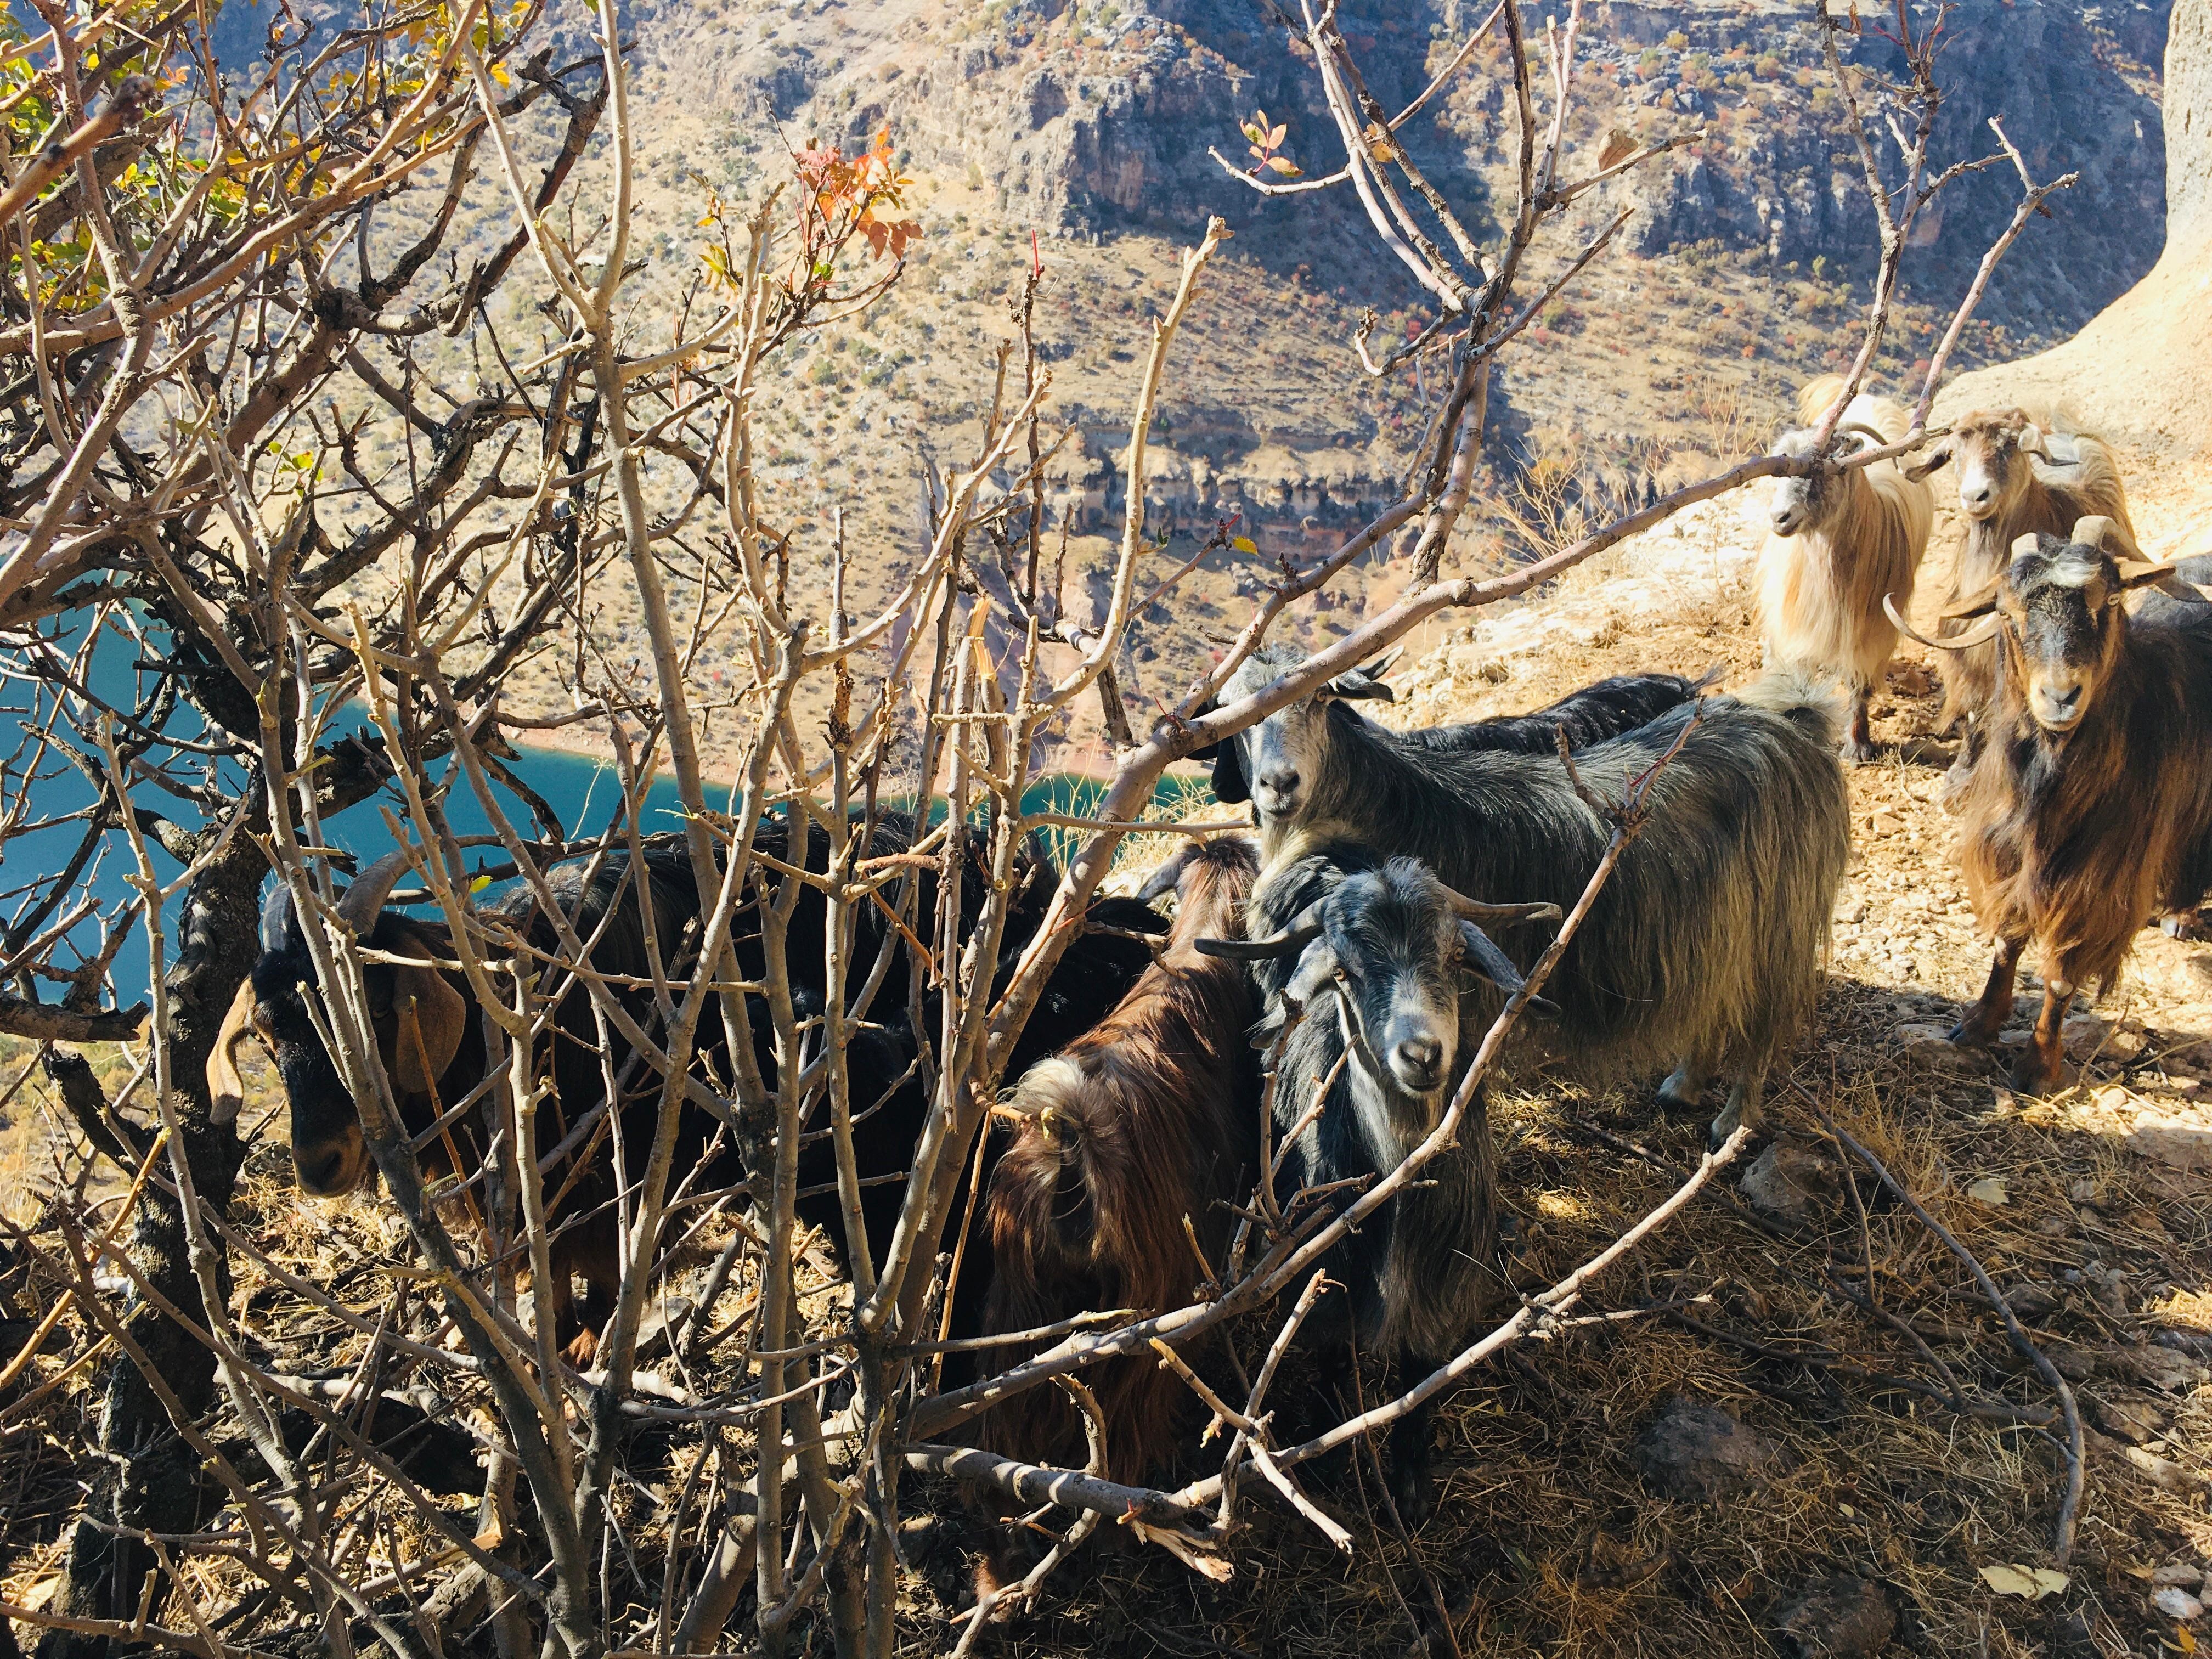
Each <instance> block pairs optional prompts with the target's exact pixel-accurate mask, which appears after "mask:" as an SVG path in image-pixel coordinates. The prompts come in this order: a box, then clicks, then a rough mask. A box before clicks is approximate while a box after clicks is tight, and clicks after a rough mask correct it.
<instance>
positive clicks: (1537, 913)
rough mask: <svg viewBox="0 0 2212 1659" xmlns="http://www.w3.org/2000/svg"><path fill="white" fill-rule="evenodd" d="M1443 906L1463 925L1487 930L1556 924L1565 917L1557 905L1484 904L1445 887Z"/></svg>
mask: <svg viewBox="0 0 2212 1659" xmlns="http://www.w3.org/2000/svg"><path fill="white" fill-rule="evenodd" d="M1437 886H1439V887H1443V892H1444V902H1445V903H1446V904H1448V905H1449V906H1450V907H1451V913H1452V914H1453V915H1455V916H1457V917H1458V918H1459V919H1460V920H1461V921H1472V922H1474V923H1476V924H1477V925H1479V926H1480V927H1516V926H1518V925H1519V924H1520V923H1522V922H1524V921H1558V920H1559V917H1560V916H1561V915H1563V914H1564V912H1562V911H1561V910H1560V908H1559V906H1558V905H1556V904H1485V903H1484V902H1482V901H1481V900H1480V899H1471V898H1469V897H1468V896H1467V895H1466V894H1464V893H1462V892H1458V891H1456V890H1454V889H1452V888H1449V887H1444V884H1443V883H1442V882H1438V883H1437Z"/></svg>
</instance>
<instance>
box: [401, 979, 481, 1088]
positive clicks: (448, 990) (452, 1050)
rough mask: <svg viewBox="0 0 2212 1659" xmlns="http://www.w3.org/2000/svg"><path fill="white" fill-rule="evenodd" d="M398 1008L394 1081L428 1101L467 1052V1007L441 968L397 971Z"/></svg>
mask: <svg viewBox="0 0 2212 1659" xmlns="http://www.w3.org/2000/svg"><path fill="white" fill-rule="evenodd" d="M392 1007H393V1009H394V1010H395V1011H396V1012H398V1016H399V1029H398V1035H397V1037H396V1042H395V1046H396V1047H397V1048H398V1056H397V1058H398V1064H397V1065H395V1066H393V1067H392V1083H393V1084H394V1085H396V1087H397V1088H398V1091H399V1092H400V1093H402V1094H408V1095H427V1094H428V1093H429V1092H430V1090H431V1087H432V1085H435V1083H436V1082H437V1080H438V1079H440V1078H441V1077H443V1076H444V1075H445V1073H446V1067H447V1066H450V1065H452V1064H453V1056H454V1055H455V1054H459V1052H460V1050H461V1032H462V1030H463V1028H464V1027H465V1024H467V1019H468V1007H467V1005H466V1004H465V1003H464V1002H463V1001H462V1000H461V994H460V993H459V991H456V990H455V989H454V988H453V986H452V985H450V984H449V983H447V980H446V976H445V975H443V974H441V973H440V972H439V971H438V970H437V969H435V968H395V969H392Z"/></svg>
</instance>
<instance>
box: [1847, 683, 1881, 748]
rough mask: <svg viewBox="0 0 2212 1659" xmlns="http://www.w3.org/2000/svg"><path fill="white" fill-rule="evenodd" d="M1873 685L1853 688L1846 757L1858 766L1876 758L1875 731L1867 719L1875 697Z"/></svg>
mask: <svg viewBox="0 0 2212 1659" xmlns="http://www.w3.org/2000/svg"><path fill="white" fill-rule="evenodd" d="M1873 696H1874V689H1873V688H1872V687H1871V686H1867V685H1858V686H1854V687H1853V688H1852V690H1851V720H1850V726H1847V727H1846V728H1845V729H1844V746H1843V754H1844V759H1845V760H1847V761H1849V762H1850V763H1851V764H1852V765H1854V766H1857V765H1861V764H1863V763H1865V762H1868V761H1870V760H1872V759H1873V758H1874V732H1873V729H1872V727H1871V726H1869V724H1868V721H1867V704H1868V702H1869V701H1870V700H1871V699H1872V698H1873Z"/></svg>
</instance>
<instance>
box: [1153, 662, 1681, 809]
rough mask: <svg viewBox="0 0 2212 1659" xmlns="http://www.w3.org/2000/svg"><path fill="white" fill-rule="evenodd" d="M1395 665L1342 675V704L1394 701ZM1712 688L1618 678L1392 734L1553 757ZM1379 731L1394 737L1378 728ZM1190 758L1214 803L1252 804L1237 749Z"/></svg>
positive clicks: (1427, 743)
mask: <svg viewBox="0 0 2212 1659" xmlns="http://www.w3.org/2000/svg"><path fill="white" fill-rule="evenodd" d="M1392 660H1393V659H1392V658H1389V657H1386V658H1383V659H1381V660H1379V661H1376V662H1373V663H1370V664H1369V665H1367V666H1366V667H1364V668H1355V669H1353V670H1352V671H1351V672H1349V673H1346V674H1340V675H1338V676H1337V677H1336V678H1335V679H1334V681H1332V682H1331V685H1332V687H1333V690H1334V696H1336V697H1337V698H1338V699H1339V700H1340V701H1343V702H1352V701H1355V700H1366V701H1373V702H1395V701H1396V693H1395V692H1393V691H1392V690H1391V689H1390V688H1389V686H1388V685H1387V684H1384V683H1383V678H1382V675H1383V670H1384V669H1385V667H1386V666H1387V665H1389V662H1390V661H1392ZM1706 684H1707V681H1706V680H1703V679H1699V680H1687V679H1684V678H1682V677H1681V676H1680V675H1679V674H1616V675H1615V676H1613V678H1611V679H1607V680H1600V681H1598V682H1597V683H1596V684H1595V685H1586V686H1584V687H1583V688H1582V690H1579V691H1570V692H1569V693H1568V694H1567V695H1566V696H1564V697H1561V698H1560V699H1559V701H1558V702H1554V703H1551V704H1548V705H1547V706H1546V707H1544V708H1539V709H1537V710H1535V711H1534V713H1533V714H1498V715H1494V716H1492V718H1491V719H1489V720H1468V721H1466V722H1464V723H1462V724H1459V725H1454V726H1417V727H1415V728H1414V729H1413V730H1412V731H1409V732H1392V733H1391V734H1390V735H1392V736H1393V737H1395V738H1399V739H1400V740H1401V741H1402V742H1405V743H1407V744H1412V745H1413V746H1414V747H1416V748H1420V749H1433V750H1447V751H1452V752H1459V753H1471V752H1473V751H1474V750H1503V751H1505V752H1507V753H1510V754H1516V755H1549V754H1552V753H1553V752H1555V751H1556V750H1557V749H1558V747H1559V738H1560V737H1561V736H1562V735H1565V738H1566V740H1567V747H1568V748H1570V749H1587V748H1588V747H1589V745H1590V744H1594V743H1601V742H1603V741H1604V740H1605V739H1606V738H1611V737H1617V736H1619V735H1620V733H1621V732H1632V731H1634V730H1635V729H1636V728H1637V727H1638V726H1648V725H1649V724H1650V722H1651V721H1653V720H1656V719H1658V718H1659V716H1660V715H1662V714H1665V713H1666V712H1667V711H1668V709H1670V708H1679V707H1680V706H1681V705H1682V704H1683V703H1686V702H1689V701H1690V700H1691V699H1692V698H1693V697H1695V696H1697V695H1698V694H1699V692H1700V691H1701V690H1704V689H1705V685H1706ZM1346 713H1347V714H1349V713H1351V711H1350V710H1346ZM1354 718H1357V716H1354ZM1375 729H1376V731H1378V732H1381V731H1386V730H1388V728H1387V727H1384V726H1376V727H1375ZM1191 758H1192V759H1193V760H1211V761H1212V763H1213V797H1214V799H1216V800H1219V801H1225V802H1235V801H1245V800H1249V799H1252V787H1251V783H1250V781H1249V779H1248V778H1247V777H1246V776H1245V775H1244V769H1243V756H1242V751H1241V750H1239V749H1238V747H1237V744H1234V743H1225V744H1216V745H1212V746H1210V747H1208V748H1205V749H1201V750H1197V751H1196V752H1195V753H1194V754H1193V755H1192V756H1191Z"/></svg>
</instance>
